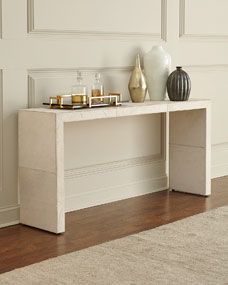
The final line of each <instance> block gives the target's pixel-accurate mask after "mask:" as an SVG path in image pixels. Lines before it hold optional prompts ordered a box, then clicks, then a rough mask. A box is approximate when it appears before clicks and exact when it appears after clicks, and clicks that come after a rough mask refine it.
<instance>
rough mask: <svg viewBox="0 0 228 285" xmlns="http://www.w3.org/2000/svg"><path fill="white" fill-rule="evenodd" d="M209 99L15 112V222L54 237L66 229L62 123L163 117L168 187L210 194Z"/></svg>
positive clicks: (35, 109)
mask: <svg viewBox="0 0 228 285" xmlns="http://www.w3.org/2000/svg"><path fill="white" fill-rule="evenodd" d="M210 105H211V104H210V101H209V100H191V101H187V102H170V101H149V102H145V103H123V104H122V106H119V107H102V108H94V109H83V110H55V109H47V108H34V109H25V110H20V111H19V191H20V205H21V208H20V222H21V223H22V224H26V225H29V226H33V227H37V228H40V229H43V230H47V231H50V232H54V233H62V232H64V231H65V193H64V124H65V123H67V122H75V121H87V120H98V119H102V120H105V119H106V118H116V117H124V116H139V115H145V114H155V113H163V114H165V116H166V118H167V120H166V121H167V126H169V127H168V128H167V133H169V135H168V136H166V142H167V146H168V147H167V149H168V153H169V155H168V158H167V159H168V161H169V174H168V175H169V188H170V189H174V190H176V191H181V192H187V193H192V194H197V195H202V196H208V195H210V193H211V177H210V167H211V163H210V156H211V138H210V136H211V134H210V128H211V126H210V117H211V112H210Z"/></svg>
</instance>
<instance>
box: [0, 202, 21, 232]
mask: <svg viewBox="0 0 228 285" xmlns="http://www.w3.org/2000/svg"><path fill="white" fill-rule="evenodd" d="M19 212H20V205H12V206H7V207H1V208H0V228H3V227H8V226H12V225H16V224H19Z"/></svg>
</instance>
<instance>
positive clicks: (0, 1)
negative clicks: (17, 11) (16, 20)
mask: <svg viewBox="0 0 228 285" xmlns="http://www.w3.org/2000/svg"><path fill="white" fill-rule="evenodd" d="M2 15H3V12H2V0H0V39H2V18H3V17H2Z"/></svg>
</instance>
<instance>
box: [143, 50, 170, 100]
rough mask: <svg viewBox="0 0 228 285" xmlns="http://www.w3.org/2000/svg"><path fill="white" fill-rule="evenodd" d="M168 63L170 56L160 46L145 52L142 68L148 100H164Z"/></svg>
mask: <svg viewBox="0 0 228 285" xmlns="http://www.w3.org/2000/svg"><path fill="white" fill-rule="evenodd" d="M170 65H171V57H170V55H169V54H168V53H167V52H166V51H165V50H164V49H163V47H162V46H154V47H153V48H152V49H151V50H150V51H149V52H148V53H147V54H145V56H144V70H145V75H146V82H147V86H148V92H149V96H150V100H155V101H160V100H165V94H166V82H167V79H168V76H169V70H170Z"/></svg>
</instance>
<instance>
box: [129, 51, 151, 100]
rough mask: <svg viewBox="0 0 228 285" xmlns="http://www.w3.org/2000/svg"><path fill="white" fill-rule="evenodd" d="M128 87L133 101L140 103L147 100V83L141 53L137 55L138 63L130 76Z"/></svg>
mask: <svg viewBox="0 0 228 285" xmlns="http://www.w3.org/2000/svg"><path fill="white" fill-rule="evenodd" d="M128 89H129V92H130V96H131V100H132V102H135V103H140V102H144V101H145V97H146V92H147V85H146V78H145V76H144V74H143V72H142V69H141V65H140V57H139V54H138V55H137V57H136V64H135V67H134V69H133V71H132V74H131V77H130V81H129V84H128Z"/></svg>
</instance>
